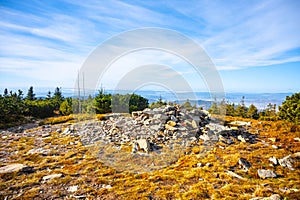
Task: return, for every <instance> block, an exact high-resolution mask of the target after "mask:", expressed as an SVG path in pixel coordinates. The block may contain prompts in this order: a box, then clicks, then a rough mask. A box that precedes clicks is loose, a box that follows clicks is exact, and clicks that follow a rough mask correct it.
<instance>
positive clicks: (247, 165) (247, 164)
mask: <svg viewBox="0 0 300 200" xmlns="http://www.w3.org/2000/svg"><path fill="white" fill-rule="evenodd" d="M239 165H240V166H241V167H242V168H243V169H244V170H246V171H248V170H249V168H250V167H251V164H250V162H248V161H247V160H246V159H244V158H240V159H239Z"/></svg>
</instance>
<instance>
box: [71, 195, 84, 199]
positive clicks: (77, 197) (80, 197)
mask: <svg viewBox="0 0 300 200" xmlns="http://www.w3.org/2000/svg"><path fill="white" fill-rule="evenodd" d="M72 197H74V198H75V199H86V196H85V195H72Z"/></svg>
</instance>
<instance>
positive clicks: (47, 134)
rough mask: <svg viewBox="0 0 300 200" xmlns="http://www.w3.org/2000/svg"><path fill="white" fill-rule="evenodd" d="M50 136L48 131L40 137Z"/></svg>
mask: <svg viewBox="0 0 300 200" xmlns="http://www.w3.org/2000/svg"><path fill="white" fill-rule="evenodd" d="M49 136H50V133H43V134H42V138H46V137H49Z"/></svg>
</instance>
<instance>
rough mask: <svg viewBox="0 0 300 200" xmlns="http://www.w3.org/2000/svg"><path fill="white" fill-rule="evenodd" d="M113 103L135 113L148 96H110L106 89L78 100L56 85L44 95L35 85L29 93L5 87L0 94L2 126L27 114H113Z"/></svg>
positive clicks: (123, 109) (146, 103)
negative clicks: (68, 95)
mask: <svg viewBox="0 0 300 200" xmlns="http://www.w3.org/2000/svg"><path fill="white" fill-rule="evenodd" d="M112 102H113V104H112ZM126 103H127V107H126ZM112 105H115V106H117V107H118V108H115V109H114V110H117V111H121V112H122V111H123V112H128V111H129V112H133V111H137V110H143V109H145V108H147V107H148V105H149V104H148V100H147V99H145V98H144V97H142V96H139V95H136V94H126V95H121V94H116V95H111V94H105V93H104V92H103V90H100V91H99V93H98V94H97V95H96V96H95V97H92V96H89V97H88V98H87V99H82V98H81V99H79V98H77V99H76V98H71V97H67V98H65V97H64V96H63V95H62V92H61V89H60V88H59V87H57V88H55V91H54V93H53V95H51V91H49V92H48V94H47V96H46V97H45V98H37V97H36V94H35V93H34V90H33V87H32V86H31V87H30V88H29V89H28V92H27V94H26V95H24V93H23V91H21V90H18V91H17V92H13V91H8V90H7V89H5V90H4V92H3V95H1V94H0V125H1V124H2V127H5V125H6V124H7V125H8V124H11V122H16V121H20V120H19V119H24V117H34V118H47V117H53V116H57V115H69V114H72V113H97V114H103V113H110V112H112V109H113V108H112ZM8 126H9V125H8Z"/></svg>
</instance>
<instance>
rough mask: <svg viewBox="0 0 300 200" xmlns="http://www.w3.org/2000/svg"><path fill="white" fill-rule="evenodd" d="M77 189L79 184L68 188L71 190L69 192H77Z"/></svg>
mask: <svg viewBox="0 0 300 200" xmlns="http://www.w3.org/2000/svg"><path fill="white" fill-rule="evenodd" d="M77 190H78V186H77V185H74V186H70V187H69V188H68V191H69V192H76V191H77Z"/></svg>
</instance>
